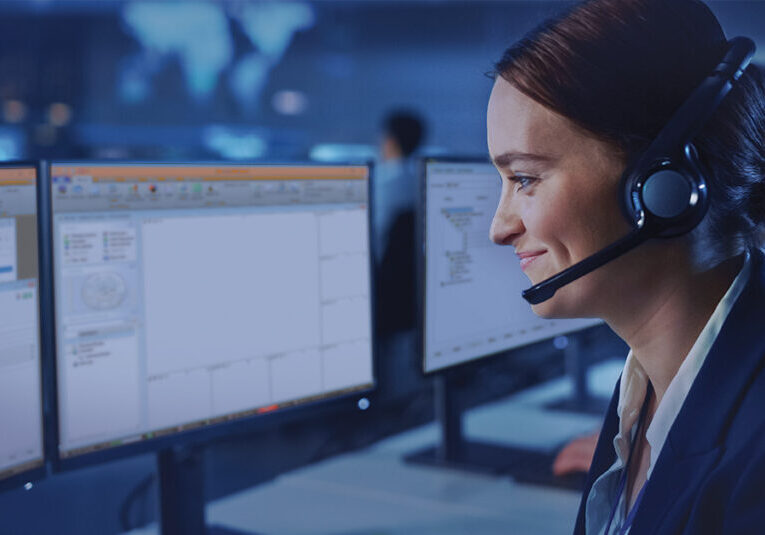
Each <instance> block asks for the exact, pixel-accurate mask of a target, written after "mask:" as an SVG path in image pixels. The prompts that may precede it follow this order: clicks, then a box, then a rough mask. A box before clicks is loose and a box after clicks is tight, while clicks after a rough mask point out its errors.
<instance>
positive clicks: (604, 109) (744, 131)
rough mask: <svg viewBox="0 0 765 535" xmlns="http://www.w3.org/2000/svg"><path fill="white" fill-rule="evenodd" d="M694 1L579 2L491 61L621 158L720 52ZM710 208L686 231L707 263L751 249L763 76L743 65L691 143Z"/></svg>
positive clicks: (721, 41) (756, 225) (762, 189)
mask: <svg viewBox="0 0 765 535" xmlns="http://www.w3.org/2000/svg"><path fill="white" fill-rule="evenodd" d="M726 48H727V41H726V38H725V35H724V33H723V30H722V28H721V27H720V24H719V22H718V21H717V19H716V18H715V16H714V14H713V13H712V12H711V11H710V10H709V8H708V7H707V6H706V5H705V4H704V3H702V2H701V1H698V0H588V1H585V2H581V3H579V4H577V5H575V6H573V7H572V8H571V9H570V10H568V11H567V12H565V13H563V14H562V15H560V16H558V17H555V18H553V19H549V20H547V21H545V22H544V23H543V24H542V25H540V26H539V27H537V28H535V29H534V30H532V31H531V32H530V33H529V34H527V35H526V36H525V37H524V38H523V39H521V40H520V41H518V42H517V43H516V44H514V45H513V46H512V47H510V48H509V49H507V50H506V51H505V53H504V54H503V56H502V58H501V59H500V61H499V62H497V64H496V66H495V74H496V75H499V76H501V77H502V78H504V79H505V80H507V81H508V82H510V83H511V84H513V86H515V87H516V88H517V89H518V90H520V91H521V92H523V93H524V94H526V95H527V96H529V97H531V98H532V99H534V100H536V101H537V102H539V103H541V104H542V105H544V106H546V107H547V108H550V109H552V110H553V111H555V112H557V113H559V114H560V115H563V116H564V117H567V118H568V119H569V120H571V121H572V122H573V123H574V124H576V125H577V126H579V127H580V128H582V129H584V130H585V131H587V132H589V133H590V134H592V135H594V136H596V137H597V138H599V139H601V140H603V141H605V142H607V143H610V144H611V145H613V146H614V148H615V149H617V150H619V151H620V152H621V153H622V155H623V156H624V158H625V162H626V163H629V162H630V161H631V160H632V159H633V158H635V157H636V156H637V155H638V154H639V153H640V152H641V151H642V150H644V149H645V148H646V147H647V146H648V144H649V143H650V142H651V140H652V139H653V138H654V137H655V136H656V134H658V132H659V131H660V130H661V129H662V127H663V126H664V125H665V124H666V123H667V121H668V120H669V118H670V117H671V115H672V114H673V112H674V111H675V110H676V109H677V108H678V107H679V106H680V104H682V102H683V101H684V100H685V99H686V98H687V97H688V96H689V95H690V93H691V92H692V91H693V89H694V88H695V87H696V86H697V85H698V84H699V83H700V82H701V81H702V80H703V79H704V78H705V77H706V76H707V75H708V74H709V73H710V72H711V71H712V69H713V68H714V67H715V66H716V65H717V63H718V62H719V60H720V59H721V58H722V56H723V54H724V52H725V50H726ZM694 142H695V144H696V147H697V148H698V150H699V153H700V157H701V161H702V163H704V164H705V166H706V169H707V172H708V174H707V177H708V183H709V191H710V209H709V212H708V214H707V216H706V217H705V219H704V221H703V222H702V224H701V225H700V226H699V227H698V228H697V230H695V231H694V233H693V234H692V236H694V237H695V238H696V239H694V240H693V242H694V245H695V247H696V250H697V255H696V256H697V258H698V259H699V260H700V262H701V263H702V264H703V265H709V264H710V263H711V264H712V265H713V264H715V263H717V262H719V261H722V260H724V259H725V258H729V257H730V256H733V255H736V254H739V253H741V252H743V250H745V249H746V248H748V247H752V246H759V245H760V242H761V234H760V228H761V227H762V226H765V184H764V183H763V177H765V153H763V146H765V80H763V75H762V72H761V71H760V70H759V69H758V68H757V67H755V66H750V67H749V68H748V69H747V70H746V72H745V74H744V76H742V78H741V80H740V81H739V82H738V83H737V84H736V85H735V86H734V88H733V90H732V91H731V92H730V94H729V95H728V96H727V97H726V99H725V100H724V101H723V103H722V105H721V106H720V108H719V109H718V110H717V112H715V114H714V115H713V117H712V119H711V120H710V121H709V123H708V124H707V125H706V126H705V127H704V129H703V131H702V132H701V133H700V134H699V136H697V138H696V139H695V140H694Z"/></svg>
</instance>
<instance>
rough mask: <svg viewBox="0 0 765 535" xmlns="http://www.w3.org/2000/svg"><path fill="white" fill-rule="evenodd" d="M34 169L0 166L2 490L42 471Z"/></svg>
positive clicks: (29, 165) (0, 464)
mask: <svg viewBox="0 0 765 535" xmlns="http://www.w3.org/2000/svg"><path fill="white" fill-rule="evenodd" d="M37 178H38V172H37V167H36V166H35V165H34V164H8V163H5V164H0V488H4V487H13V486H15V485H21V484H23V482H25V481H27V480H29V479H32V478H33V477H34V476H35V475H36V473H38V472H41V471H42V467H43V463H44V454H43V416H42V414H43V402H42V388H41V375H40V355H41V349H40V348H41V343H40V321H39V318H40V305H39V295H38V294H39V285H40V278H39V268H38V245H37V244H38V241H37Z"/></svg>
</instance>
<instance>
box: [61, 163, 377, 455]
mask: <svg viewBox="0 0 765 535" xmlns="http://www.w3.org/2000/svg"><path fill="white" fill-rule="evenodd" d="M51 187H52V190H53V191H52V203H53V232H54V234H53V236H54V282H55V294H56V295H55V297H56V319H57V324H56V325H57V326H56V331H57V342H56V344H57V362H58V385H59V393H58V396H59V413H60V418H59V419H60V445H59V448H60V452H61V455H62V457H71V456H74V455H78V454H81V453H86V452H89V451H93V450H95V449H101V448H107V447H110V446H116V445H121V444H125V443H128V442H131V441H138V440H144V439H148V438H152V437H155V436H159V435H164V434H169V433H173V432H177V431H180V430H184V429H190V428H194V427H198V426H202V425H205V424H210V423H217V422H220V421H225V420H230V419H234V418H238V417H241V416H246V415H252V414H257V413H262V412H270V411H273V410H275V409H280V408H283V407H285V406H288V405H295V404H299V403H302V402H306V401H313V400H316V399H320V398H325V397H329V396H335V395H340V394H343V393H348V392H352V391H356V390H361V389H365V388H368V387H369V386H371V385H372V383H373V370H372V342H371V327H370V325H371V305H370V276H369V271H370V267H369V254H368V248H369V245H368V241H369V238H368V223H367V199H368V193H367V191H368V170H367V168H366V167H363V166H342V167H340V166H338V167H318V166H289V167H287V166H268V167H267V166H241V167H238V166H213V165H194V166H185V167H182V166H169V165H165V166H162V165H151V166H149V165H99V166H95V165H53V166H52V168H51Z"/></svg>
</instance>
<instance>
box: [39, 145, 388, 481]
mask: <svg viewBox="0 0 765 535" xmlns="http://www.w3.org/2000/svg"><path fill="white" fill-rule="evenodd" d="M58 165H66V166H69V165H71V166H77V165H81V166H125V165H135V166H166V167H172V166H179V165H184V166H196V165H199V166H229V167H247V166H257V167H366V168H367V239H368V244H369V252H370V254H369V255H368V256H369V265H368V269H369V286H370V288H369V291H370V294H369V299H370V309H371V310H370V334H371V336H372V342H371V351H372V382H371V383H370V384H369V385H361V386H360V388H359V389H358V390H354V391H352V392H348V393H344V394H339V395H336V396H332V397H328V398H319V399H313V400H310V401H306V402H303V403H300V404H296V405H294V406H287V407H283V408H281V409H278V410H275V411H272V412H266V413H263V414H252V415H247V416H243V417H240V418H237V419H234V420H230V421H223V422H216V423H213V424H204V425H202V426H199V427H194V428H193V429H187V430H182V431H178V432H174V433H171V434H167V435H162V436H159V437H154V438H150V439H143V440H139V441H136V442H131V443H127V444H122V445H119V446H114V447H106V448H103V449H98V450H94V451H90V452H86V453H82V454H79V455H74V456H71V457H62V456H61V451H60V450H59V442H60V441H59V427H58V425H59V406H58V362H57V359H56V347H57V346H56V320H55V302H54V301H55V280H54V278H53V277H54V271H55V266H54V261H53V237H52V236H53V206H52V202H51V196H52V188H53V181H52V179H51V176H50V169H51V168H52V167H53V166H58ZM373 176H374V165H373V164H372V163H371V162H355V161H350V162H339V163H335V162H332V163H317V162H310V161H255V162H253V161H210V160H203V161H145V160H140V161H139V160H136V161H131V160H100V161H99V160H87V161H86V160H51V161H48V162H47V174H46V179H47V180H46V190H47V194H48V197H47V200H48V202H49V204H48V206H47V207H46V208H47V210H48V211H47V213H46V215H48V216H49V219H48V220H47V221H46V224H47V227H46V228H47V232H48V235H49V236H50V240H49V241H48V243H47V244H46V246H47V254H49V255H50V257H49V258H50V264H49V265H48V268H49V273H50V281H51V294H50V299H51V315H52V316H53V317H52V321H51V330H52V333H51V341H52V346H51V348H52V350H51V355H52V357H53V358H52V359H51V360H52V366H53V371H52V374H51V382H52V383H53V387H52V392H53V394H52V396H51V398H52V399H51V403H52V405H53V409H52V410H53V414H55V416H56V417H55V432H54V433H53V435H52V436H53V437H55V438H54V439H53V440H52V442H53V443H52V445H51V448H52V449H51V450H50V459H51V470H52V471H53V472H66V471H70V470H76V469H79V468H82V467H86V466H92V465H95V464H101V463H104V462H109V461H113V460H118V459H122V458H125V457H130V456H135V455H141V454H147V453H155V452H157V451H159V450H163V449H167V448H175V447H203V446H204V445H206V444H209V443H212V442H214V441H216V440H219V439H223V438H233V437H244V436H247V435H253V434H257V433H262V432H265V431H269V430H272V429H275V428H277V427H279V426H281V425H284V424H289V423H293V422H298V421H303V420H309V419H313V418H318V417H321V416H326V415H330V414H337V413H340V414H343V413H350V412H354V411H358V410H366V411H368V412H373V407H375V406H376V396H375V393H376V391H377V385H378V380H379V362H378V360H379V359H378V354H379V352H378V346H377V340H376V339H375V337H374V334H373V333H374V325H375V308H376V306H375V305H376V303H375V296H374V288H375V285H376V280H375V271H374V255H375V253H376V251H375V250H374V242H373V239H372V238H373V233H372V232H373V229H372V223H373V221H374V217H373V213H372V212H373V206H374V202H373V187H372V181H373ZM363 398H366V399H367V400H368V401H369V409H361V408H360V407H359V401H360V400H362V399H363Z"/></svg>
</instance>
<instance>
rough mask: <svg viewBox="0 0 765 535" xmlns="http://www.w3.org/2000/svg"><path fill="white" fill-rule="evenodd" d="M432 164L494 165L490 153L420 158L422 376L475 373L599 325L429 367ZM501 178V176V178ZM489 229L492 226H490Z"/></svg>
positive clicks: (419, 229) (418, 205)
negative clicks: (519, 352) (518, 352)
mask: <svg viewBox="0 0 765 535" xmlns="http://www.w3.org/2000/svg"><path fill="white" fill-rule="evenodd" d="M432 163H458V164H459V163H463V164H489V165H491V163H492V162H491V158H490V157H489V156H488V155H481V156H476V155H445V156H444V155H439V156H424V157H422V158H421V159H420V162H419V164H420V173H419V188H418V191H419V196H420V198H419V202H418V203H417V224H416V228H417V236H416V240H417V244H418V247H417V250H418V254H417V257H416V264H417V266H416V270H417V333H418V340H417V347H418V351H419V354H420V366H419V369H420V373H421V376H422V377H426V378H430V377H437V376H440V375H444V376H447V375H449V376H451V375H453V374H454V373H457V372H460V373H462V372H464V373H467V374H469V373H472V372H473V371H475V370H477V369H479V368H480V367H481V366H486V365H487V363H488V362H492V361H495V360H497V359H499V358H501V357H507V356H508V355H510V354H511V353H513V352H514V351H516V350H519V349H521V348H526V347H531V346H534V345H536V344H543V343H545V342H548V341H549V340H550V339H551V338H553V337H554V336H562V335H567V334H573V333H583V332H585V331H587V330H589V329H592V328H594V327H598V326H599V323H595V324H594V325H587V326H584V327H580V328H574V329H571V330H568V331H564V332H562V333H557V334H555V335H554V336H551V337H547V338H542V339H540V340H533V341H530V342H526V343H523V344H521V345H516V346H513V347H511V348H507V349H501V350H499V351H494V352H492V353H486V354H485V355H479V356H477V357H473V358H471V359H469V360H464V361H462V362H457V363H454V364H450V365H448V366H443V367H440V368H436V369H431V370H428V369H427V355H426V353H425V348H426V332H425V329H426V325H427V318H426V294H427V287H426V280H427V256H428V255H427V243H426V240H427V211H428V207H427V200H428V195H427V188H428V164H432ZM498 178H499V177H498ZM487 232H488V229H487Z"/></svg>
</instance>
